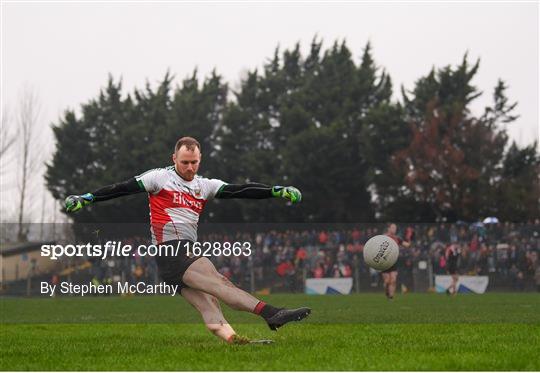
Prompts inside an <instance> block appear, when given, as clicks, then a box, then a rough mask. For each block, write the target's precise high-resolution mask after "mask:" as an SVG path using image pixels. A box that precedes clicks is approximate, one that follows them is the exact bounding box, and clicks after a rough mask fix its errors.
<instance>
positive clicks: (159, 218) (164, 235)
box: [65, 137, 311, 344]
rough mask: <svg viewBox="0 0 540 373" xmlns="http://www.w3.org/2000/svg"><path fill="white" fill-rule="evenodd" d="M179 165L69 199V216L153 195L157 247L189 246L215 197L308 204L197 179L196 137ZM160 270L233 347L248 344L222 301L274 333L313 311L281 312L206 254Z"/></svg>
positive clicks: (184, 146)
mask: <svg viewBox="0 0 540 373" xmlns="http://www.w3.org/2000/svg"><path fill="white" fill-rule="evenodd" d="M172 160H173V163H174V165H172V166H169V167H166V168H156V169H153V170H150V171H147V172H145V173H143V174H141V175H139V176H136V177H134V178H132V179H129V180H127V181H125V182H121V183H117V184H113V185H109V186H105V187H102V188H100V189H98V190H96V191H95V192H93V193H86V194H83V195H72V196H69V197H67V198H66V201H65V205H66V210H67V211H68V212H74V211H77V210H80V209H81V208H82V207H84V206H87V205H89V204H91V203H95V202H100V201H105V200H108V199H112V198H117V197H121V196H126V195H130V194H135V193H141V192H147V193H148V198H149V204H150V226H151V234H152V242H153V243H154V244H158V245H159V244H163V245H173V246H175V247H181V248H186V247H189V245H190V244H193V243H194V242H196V241H197V224H198V221H199V216H200V214H201V213H202V211H203V209H204V206H205V205H206V203H207V202H208V201H209V200H211V199H213V198H220V199H229V198H250V199H265V198H283V199H286V200H288V201H290V202H291V203H298V202H300V201H301V200H302V194H301V193H300V191H299V190H298V189H296V188H294V187H281V186H273V187H271V186H267V185H263V184H258V183H248V184H227V183H225V182H223V181H221V180H218V179H207V178H204V177H201V176H198V175H197V171H198V169H199V166H200V163H201V146H200V144H199V142H198V141H197V140H195V139H194V138H191V137H182V138H181V139H179V140H178V141H177V143H176V146H175V149H174V154H173V155H172ZM156 262H157V266H158V271H159V274H160V276H161V278H162V279H163V281H165V282H166V283H168V284H171V285H178V289H180V293H181V295H182V296H183V297H184V298H185V299H186V300H187V301H188V302H189V303H190V304H191V305H192V306H193V307H194V308H195V309H196V310H197V311H199V312H200V314H201V316H202V318H203V320H204V322H205V324H206V326H207V327H208V329H209V330H210V331H211V332H212V333H213V334H214V335H216V336H218V337H219V338H221V339H223V340H225V341H227V342H228V343H232V344H247V343H252V342H257V341H251V340H249V339H248V338H245V337H242V336H239V335H237V334H236V333H235V331H234V329H233V328H232V327H231V325H229V323H228V322H227V321H226V320H225V318H224V316H223V313H222V312H221V308H220V305H219V301H218V299H219V300H221V301H223V302H224V303H225V304H227V305H228V306H229V307H231V308H233V309H235V310H239V311H246V312H252V313H255V314H257V315H260V316H261V317H263V318H264V320H265V321H266V322H267V324H268V326H269V327H270V329H272V330H277V329H278V328H279V327H281V326H283V325H284V324H286V323H288V322H290V321H299V320H302V319H304V318H305V317H307V316H308V315H309V314H310V313H311V309H309V308H307V307H303V308H298V309H285V308H277V307H274V306H272V305H270V304H267V303H265V302H263V301H260V300H258V299H257V298H255V297H253V296H252V295H251V294H249V293H247V292H245V291H244V290H241V289H239V288H237V287H236V286H235V285H233V284H232V283H231V282H230V281H229V280H228V279H227V278H226V277H224V276H222V275H221V274H220V273H219V272H218V271H217V270H216V268H215V267H214V265H213V264H212V262H211V261H210V260H209V259H208V258H206V257H204V256H192V255H190V256H188V255H187V252H183V253H179V254H178V255H177V256H174V255H170V254H168V255H167V256H158V257H156Z"/></svg>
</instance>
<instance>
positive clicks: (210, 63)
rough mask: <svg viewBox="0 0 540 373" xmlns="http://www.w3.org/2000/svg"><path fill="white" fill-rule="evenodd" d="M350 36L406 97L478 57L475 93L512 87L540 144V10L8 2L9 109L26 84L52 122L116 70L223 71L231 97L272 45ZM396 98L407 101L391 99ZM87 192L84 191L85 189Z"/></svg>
mask: <svg viewBox="0 0 540 373" xmlns="http://www.w3.org/2000/svg"><path fill="white" fill-rule="evenodd" d="M315 35H318V37H319V38H322V39H323V40H324V47H328V46H330V45H331V44H332V43H333V41H334V40H336V39H338V40H342V39H345V40H346V41H347V44H348V46H349V48H350V49H351V51H352V53H353V55H354V57H355V60H356V62H358V60H359V58H360V56H361V53H362V49H363V47H364V46H365V44H366V42H367V41H371V43H372V46H373V55H374V58H375V61H376V62H377V64H379V65H380V66H381V67H383V68H385V69H386V70H387V71H388V72H389V73H390V76H391V77H392V79H393V81H394V87H395V91H396V93H398V92H399V90H398V88H399V86H400V85H402V84H403V85H404V86H405V88H407V89H410V88H412V87H413V83H414V81H415V80H416V79H418V78H419V77H421V76H423V75H425V74H426V73H428V72H429V70H430V69H431V67H432V66H436V67H442V66H445V65H448V64H452V65H455V64H457V63H459V62H460V61H461V59H462V57H463V55H464V53H465V52H466V51H468V52H469V56H470V58H471V61H474V60H476V59H477V58H480V59H481V63H480V70H479V73H478V74H477V76H476V78H475V80H474V84H475V85H476V86H477V87H478V88H479V89H480V90H482V91H483V92H484V95H483V97H482V98H481V99H479V100H478V102H477V103H476V104H475V109H476V110H477V111H478V112H479V111H480V110H481V109H482V108H483V107H484V106H485V105H487V104H489V103H490V102H491V94H492V90H493V87H494V86H495V84H496V82H497V79H498V78H502V79H503V80H504V81H505V82H507V84H508V85H509V87H510V88H509V91H508V95H509V97H510V99H511V100H513V101H518V102H519V105H518V107H517V112H518V114H520V115H521V117H520V119H518V121H517V122H516V123H514V124H512V125H511V127H509V128H508V130H509V133H510V135H511V137H512V138H513V139H515V140H516V141H517V142H518V143H520V144H522V145H524V144H529V143H531V142H532V141H534V140H535V139H538V133H539V131H538V106H539V104H538V101H539V96H538V82H539V79H538V43H539V39H538V3H536V2H532V3H517V4H516V3H469V4H468V3H385V4H379V3H338V4H336V3H311V4H310V3H294V4H285V3H238V2H237V3H205V4H195V3H151V4H150V3H114V4H109V3H98V2H95V3H89V2H86V3H17V2H12V3H7V2H3V4H2V61H1V62H2V84H1V85H2V92H1V93H2V107H5V106H6V105H7V106H8V107H9V108H10V109H14V108H15V107H16V103H17V97H18V95H19V94H20V92H21V89H22V87H23V85H25V84H26V85H30V86H32V87H34V89H35V90H36V91H37V92H38V94H39V97H40V99H41V103H42V109H41V114H42V115H41V120H42V121H43V123H44V125H47V124H50V123H52V122H55V123H56V122H58V118H59V117H60V115H61V113H62V112H63V111H64V110H65V109H67V108H71V109H77V108H78V107H79V106H80V104H81V103H84V102H86V101H88V100H89V99H92V98H94V97H96V96H97V94H98V92H99V89H100V88H101V87H103V86H104V84H105V83H106V81H107V76H108V74H109V73H111V74H112V75H113V76H114V77H115V78H120V77H122V79H123V83H124V88H125V92H131V91H132V90H133V88H134V87H142V86H143V85H144V83H145V81H146V80H148V81H150V82H151V83H152V84H155V83H156V82H157V81H158V80H160V79H162V78H163V76H164V74H165V72H166V71H167V69H170V71H171V72H172V73H173V74H174V75H175V76H176V82H179V81H180V80H181V79H182V78H184V77H185V76H187V75H189V74H191V72H192V71H193V69H194V68H195V67H197V68H198V70H199V72H200V73H201V75H202V76H204V75H206V74H208V73H209V72H210V71H211V70H212V69H214V68H216V69H217V71H218V73H220V74H222V75H223V76H224V78H225V80H226V81H227V82H229V83H230V84H231V86H232V87H233V88H234V87H235V86H237V85H238V82H239V80H240V78H241V76H242V74H243V73H244V72H245V71H246V70H247V69H253V68H255V67H260V66H262V64H263V63H264V62H265V61H266V60H267V59H268V58H270V57H271V56H272V54H273V52H274V49H275V47H276V46H277V45H278V44H279V45H280V46H281V48H291V47H293V46H294V44H295V43H296V42H298V41H299V42H300V43H301V45H302V46H303V50H304V51H306V50H307V49H308V48H309V44H310V42H311V40H312V39H313V37H314V36H315ZM395 98H396V99H397V98H399V95H395ZM81 192H84V191H81Z"/></svg>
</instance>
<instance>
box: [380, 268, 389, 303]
mask: <svg viewBox="0 0 540 373" xmlns="http://www.w3.org/2000/svg"><path fill="white" fill-rule="evenodd" d="M382 278H383V285H384V294H385V295H386V296H387V297H388V298H389V297H390V295H389V293H388V291H389V287H390V273H387V272H383V274H382Z"/></svg>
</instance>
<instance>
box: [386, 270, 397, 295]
mask: <svg viewBox="0 0 540 373" xmlns="http://www.w3.org/2000/svg"><path fill="white" fill-rule="evenodd" d="M388 275H389V277H390V281H389V285H388V298H390V299H393V298H394V294H395V293H396V283H397V271H392V272H390V273H389V274H388Z"/></svg>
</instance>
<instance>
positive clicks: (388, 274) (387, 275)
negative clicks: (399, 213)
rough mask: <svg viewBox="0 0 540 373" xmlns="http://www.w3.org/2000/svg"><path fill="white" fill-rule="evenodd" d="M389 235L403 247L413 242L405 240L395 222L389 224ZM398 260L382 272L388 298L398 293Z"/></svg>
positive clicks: (386, 233)
mask: <svg viewBox="0 0 540 373" xmlns="http://www.w3.org/2000/svg"><path fill="white" fill-rule="evenodd" d="M384 234H385V235H387V236H388V237H390V238H392V239H393V240H394V241H396V243H397V244H398V245H401V246H403V247H409V246H410V245H411V244H410V242H408V241H404V240H403V239H401V237H399V236H398V235H397V225H395V224H394V223H390V224H388V227H387V229H386V232H385V233H384ZM397 276H398V270H397V262H396V264H394V265H393V266H392V267H390V268H388V269H387V270H385V271H383V272H382V277H383V282H384V293H385V294H386V297H387V298H388V299H390V300H391V299H394V294H395V293H396V283H397Z"/></svg>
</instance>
